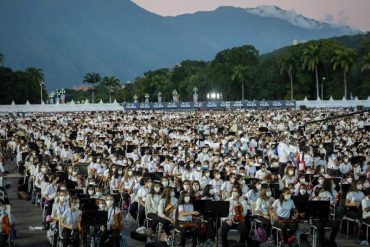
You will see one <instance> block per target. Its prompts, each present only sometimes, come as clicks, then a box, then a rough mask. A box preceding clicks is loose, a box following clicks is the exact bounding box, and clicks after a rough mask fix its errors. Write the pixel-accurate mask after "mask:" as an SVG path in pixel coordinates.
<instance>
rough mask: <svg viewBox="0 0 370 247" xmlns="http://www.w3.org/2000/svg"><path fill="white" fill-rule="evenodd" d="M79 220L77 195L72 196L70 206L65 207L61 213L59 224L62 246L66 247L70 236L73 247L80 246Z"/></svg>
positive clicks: (79, 212)
mask: <svg viewBox="0 0 370 247" xmlns="http://www.w3.org/2000/svg"><path fill="white" fill-rule="evenodd" d="M80 222H81V211H80V200H79V199H78V198H77V197H72V198H71V201H70V208H67V209H66V210H65V212H64V213H63V215H62V217H61V220H60V225H61V227H62V229H63V230H62V236H63V239H62V242H63V247H67V246H68V245H69V244H70V238H71V237H72V244H73V246H74V247H78V246H80V233H79V228H80Z"/></svg>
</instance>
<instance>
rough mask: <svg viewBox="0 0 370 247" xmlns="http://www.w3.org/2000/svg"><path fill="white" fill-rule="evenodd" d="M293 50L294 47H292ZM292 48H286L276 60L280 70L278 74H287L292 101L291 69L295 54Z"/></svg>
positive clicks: (293, 64) (293, 65)
mask: <svg viewBox="0 0 370 247" xmlns="http://www.w3.org/2000/svg"><path fill="white" fill-rule="evenodd" d="M293 48H294V47H293ZM293 48H288V49H286V50H285V51H284V53H283V54H282V55H281V56H280V58H279V60H278V66H279V68H280V74H281V75H283V74H285V73H287V74H288V76H289V80H290V99H291V100H293V99H294V89H293V69H294V67H295V58H296V56H295V55H296V54H295V51H294V49H293Z"/></svg>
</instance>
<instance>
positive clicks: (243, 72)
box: [231, 65, 249, 100]
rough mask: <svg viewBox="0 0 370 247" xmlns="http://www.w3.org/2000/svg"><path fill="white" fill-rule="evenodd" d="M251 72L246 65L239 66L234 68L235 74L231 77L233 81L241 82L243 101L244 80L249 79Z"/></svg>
mask: <svg viewBox="0 0 370 247" xmlns="http://www.w3.org/2000/svg"><path fill="white" fill-rule="evenodd" d="M248 72H249V67H248V66H246V65H237V66H235V67H234V70H233V74H232V75H231V80H233V81H235V80H238V81H240V82H241V89H242V100H244V80H245V79H246V78H247V76H248Z"/></svg>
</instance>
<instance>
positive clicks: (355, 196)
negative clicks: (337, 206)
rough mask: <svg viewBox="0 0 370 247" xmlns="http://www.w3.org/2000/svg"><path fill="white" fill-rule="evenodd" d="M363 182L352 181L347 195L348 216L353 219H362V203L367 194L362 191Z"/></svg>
mask: <svg viewBox="0 0 370 247" xmlns="http://www.w3.org/2000/svg"><path fill="white" fill-rule="evenodd" d="M362 189H363V188H362V183H360V182H358V181H357V182H356V181H355V182H352V184H351V187H350V189H349V191H348V193H347V195H346V202H345V206H346V207H347V212H346V216H347V217H349V218H352V219H358V220H360V219H361V211H360V208H359V206H360V204H361V201H362V200H363V199H364V198H365V194H364V193H363V192H362Z"/></svg>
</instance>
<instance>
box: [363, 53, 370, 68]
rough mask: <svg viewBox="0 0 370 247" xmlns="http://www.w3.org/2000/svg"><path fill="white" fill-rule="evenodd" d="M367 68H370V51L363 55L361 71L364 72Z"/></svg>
mask: <svg viewBox="0 0 370 247" xmlns="http://www.w3.org/2000/svg"><path fill="white" fill-rule="evenodd" d="M365 70H370V52H369V53H367V54H366V55H365V56H364V57H363V64H362V67H361V72H364V71H365Z"/></svg>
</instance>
